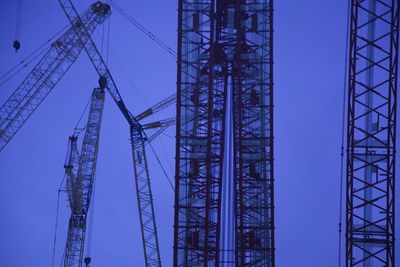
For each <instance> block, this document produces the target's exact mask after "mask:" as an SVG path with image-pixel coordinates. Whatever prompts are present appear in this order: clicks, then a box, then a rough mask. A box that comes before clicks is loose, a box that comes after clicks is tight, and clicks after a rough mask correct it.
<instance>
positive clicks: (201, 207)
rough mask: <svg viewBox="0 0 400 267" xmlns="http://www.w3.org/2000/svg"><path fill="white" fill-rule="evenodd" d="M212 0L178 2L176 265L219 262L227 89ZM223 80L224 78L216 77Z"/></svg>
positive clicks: (184, 0)
mask: <svg viewBox="0 0 400 267" xmlns="http://www.w3.org/2000/svg"><path fill="white" fill-rule="evenodd" d="M214 6H215V3H214V1H213V0H181V1H180V2H179V29H178V34H179V40H178V43H179V48H178V95H177V137H176V138H177V145H176V177H175V178H176V185H175V193H176V195H175V224H174V266H217V265H218V256H219V255H218V247H219V217H220V198H221V195H220V188H221V173H222V164H223V146H224V136H223V124H224V98H225V90H224V85H223V83H222V84H221V82H219V81H216V82H214V77H215V76H219V77H223V79H224V75H221V73H222V71H223V70H222V69H221V67H218V66H216V65H215V60H217V59H216V56H215V55H214V28H215V26H214ZM217 80H220V78H217Z"/></svg>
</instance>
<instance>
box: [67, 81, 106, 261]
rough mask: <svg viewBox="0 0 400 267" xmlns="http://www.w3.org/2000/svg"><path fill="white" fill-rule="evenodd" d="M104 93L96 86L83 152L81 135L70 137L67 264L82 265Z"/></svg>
mask: <svg viewBox="0 0 400 267" xmlns="http://www.w3.org/2000/svg"><path fill="white" fill-rule="evenodd" d="M104 96H105V94H104V90H103V89H101V88H95V89H94V90H93V93H92V97H91V103H90V110H89V118H88V121H87V124H86V130H85V135H84V138H83V142H82V149H81V152H80V154H79V152H78V150H77V136H76V135H73V136H71V137H70V148H69V156H68V164H66V168H65V169H66V174H67V183H66V185H67V186H66V189H67V190H66V191H67V194H68V199H69V204H70V208H71V216H70V219H69V225H68V236H67V244H66V246H65V253H64V266H65V267H75V266H79V267H80V266H82V260H83V252H84V246H85V234H86V223H87V215H88V211H89V206H90V199H91V196H92V190H93V182H94V177H95V172H96V163H97V155H98V147H99V137H100V127H101V121H102V115H103V108H104V100H105V97H104Z"/></svg>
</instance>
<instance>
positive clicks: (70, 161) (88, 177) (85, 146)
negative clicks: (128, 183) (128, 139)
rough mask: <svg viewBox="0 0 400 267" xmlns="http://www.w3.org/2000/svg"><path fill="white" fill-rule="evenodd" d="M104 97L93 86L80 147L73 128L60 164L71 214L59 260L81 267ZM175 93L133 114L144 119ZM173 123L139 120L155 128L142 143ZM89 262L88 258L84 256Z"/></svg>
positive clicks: (67, 265) (167, 103)
mask: <svg viewBox="0 0 400 267" xmlns="http://www.w3.org/2000/svg"><path fill="white" fill-rule="evenodd" d="M104 100H105V92H104V88H95V89H94V90H93V93H92V96H91V104H90V110H89V118H88V122H87V124H86V129H85V135H84V139H83V142H82V149H81V152H79V149H78V145H77V144H78V135H79V133H80V131H76V132H75V133H74V134H73V135H72V136H70V137H69V144H68V151H67V157H66V158H67V161H66V163H65V165H64V168H65V174H66V190H65V191H66V192H67V197H68V202H69V206H70V209H71V215H70V218H69V225H68V235H67V242H66V246H65V253H64V258H63V264H64V266H65V267H76V266H78V267H81V266H82V263H83V253H84V247H85V238H86V236H85V235H86V229H87V227H86V225H87V217H88V211H89V207H90V200H91V195H92V189H93V183H94V176H95V171H96V159H97V154H98V146H99V133H100V126H101V119H102V114H103V107H104ZM175 100H176V95H172V96H170V97H168V98H166V99H164V100H162V101H160V102H158V103H157V104H155V105H153V106H152V107H150V108H148V109H146V110H145V111H144V112H142V113H140V114H139V115H137V116H136V117H139V118H141V119H145V118H147V117H148V116H150V115H152V114H155V113H157V112H158V111H159V110H162V109H164V108H165V107H168V106H170V105H172V104H173V103H175ZM174 124H175V119H174V118H170V119H165V120H160V121H155V122H150V123H146V124H143V129H144V130H151V129H157V131H156V132H155V133H154V134H153V135H151V136H150V137H149V138H148V139H147V140H146V143H150V142H151V141H152V140H154V139H155V138H156V137H157V136H158V135H159V134H161V133H162V132H163V131H165V130H166V129H167V128H168V127H169V126H171V125H174ZM84 261H85V263H87V264H88V263H90V261H91V259H90V258H85V259H84Z"/></svg>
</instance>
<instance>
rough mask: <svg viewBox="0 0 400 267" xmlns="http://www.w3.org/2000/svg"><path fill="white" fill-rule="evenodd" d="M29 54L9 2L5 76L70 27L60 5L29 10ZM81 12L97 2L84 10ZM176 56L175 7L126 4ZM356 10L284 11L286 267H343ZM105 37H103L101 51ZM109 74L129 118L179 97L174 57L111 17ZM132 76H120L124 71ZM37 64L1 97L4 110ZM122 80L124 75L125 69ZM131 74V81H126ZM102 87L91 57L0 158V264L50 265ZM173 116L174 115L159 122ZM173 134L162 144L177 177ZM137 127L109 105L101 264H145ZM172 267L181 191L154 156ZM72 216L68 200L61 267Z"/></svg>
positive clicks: (281, 145) (280, 162)
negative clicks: (72, 155) (71, 168)
mask: <svg viewBox="0 0 400 267" xmlns="http://www.w3.org/2000/svg"><path fill="white" fill-rule="evenodd" d="M23 2H24V6H23V15H22V29H21V44H22V48H21V50H20V51H19V52H18V53H17V54H16V53H15V52H14V50H13V48H12V42H13V40H14V34H15V21H16V1H11V0H3V1H2V4H3V5H2V6H3V12H2V16H1V17H0V26H1V30H0V58H1V60H0V74H2V73H5V72H6V71H7V70H8V69H10V68H11V67H12V66H14V65H15V64H17V63H18V62H19V61H21V60H22V59H23V58H25V57H26V56H27V55H28V54H30V53H31V52H32V51H33V50H34V49H36V48H37V47H38V46H40V45H41V44H42V43H44V42H45V41H46V40H47V39H49V37H50V36H52V35H53V34H54V33H56V32H57V31H59V30H60V29H61V28H62V27H63V26H65V25H66V24H67V19H66V18H65V16H64V14H63V12H62V11H61V8H60V7H59V5H58V2H57V1H54V0H40V1H23ZM75 2H79V5H78V7H79V8H80V10H83V8H86V7H87V6H89V5H90V4H91V3H92V1H88V0H79V1H75ZM116 2H117V3H118V4H119V5H120V6H121V7H123V8H124V9H125V10H126V11H127V12H128V13H129V14H131V15H132V16H133V17H134V18H135V19H137V20H138V21H140V22H141V23H142V24H143V25H145V26H146V27H147V28H149V29H150V30H151V31H152V32H154V33H155V34H156V35H157V36H158V37H159V38H160V39H162V40H164V41H165V42H166V43H167V44H168V45H170V46H171V47H173V48H174V49H175V48H176V41H177V37H176V28H177V12H176V9H177V1H176V0H174V1H172V0H152V1H134V0H130V1H129V0H118V1H116ZM346 5H347V1H346V0H337V1H317V0H304V1H294V0H281V1H275V130H276V131H275V142H276V143H275V145H276V150H275V151H276V155H275V160H276V162H275V164H276V177H275V179H276V185H275V186H276V193H275V196H276V198H275V203H276V247H277V252H276V255H277V265H278V266H285V267H286V266H300V267H321V266H323V267H330V266H336V265H337V247H338V244H337V242H338V236H337V228H338V226H337V224H338V209H339V197H338V193H339V174H340V134H341V105H342V99H341V98H342V93H343V73H344V53H345V51H344V50H345V37H346V36H345V29H346V25H345V24H346ZM100 35H101V28H99V29H98V30H97V32H96V33H95V34H94V37H95V39H96V41H97V43H98V45H99V46H100ZM109 47H110V51H111V53H112V54H113V56H110V61H109V66H110V69H111V72H112V73H113V76H114V78H115V80H116V82H117V85H118V87H119V89H120V91H121V94H122V95H123V97H124V99H125V102H126V104H127V106H128V108H129V109H130V110H131V111H132V112H133V113H139V112H141V111H142V110H144V109H145V108H146V107H147V106H149V105H152V104H153V103H155V102H157V101H158V100H161V99H163V98H165V97H167V96H169V95H171V94H173V93H174V92H175V90H176V63H175V59H174V58H173V57H172V56H171V55H169V54H167V53H166V52H165V51H164V50H162V49H161V48H160V47H158V46H157V45H156V44H154V43H153V42H152V41H151V40H150V39H149V38H148V37H146V36H145V35H144V34H143V33H141V32H140V31H138V30H137V29H136V28H134V27H133V26H132V25H131V24H129V23H128V22H127V21H126V20H125V19H124V18H123V17H122V16H121V15H120V14H118V13H117V12H114V13H113V15H112V16H111V31H110V46H109ZM120 66H122V68H120ZM31 68H32V66H29V67H27V68H25V69H24V71H22V72H21V73H20V74H18V75H16V77H14V78H13V79H12V80H11V81H9V82H8V83H6V84H4V85H3V86H1V87H0V104H3V103H4V101H5V100H6V99H7V97H8V95H9V94H10V93H11V92H12V91H13V90H15V88H16V87H17V86H18V84H19V83H20V82H21V81H22V79H23V78H24V77H25V76H26V74H27V73H28V72H29V70H30V69H31ZM122 69H123V70H124V71H123V70H122ZM124 72H125V73H124ZM96 85H97V77H96V74H95V72H94V70H93V67H92V66H91V64H90V62H89V59H88V58H87V56H86V55H85V54H84V53H82V54H81V57H80V58H79V59H78V60H77V62H76V63H75V64H74V65H73V67H72V68H71V69H70V71H69V72H68V73H67V74H66V75H65V77H64V78H63V79H62V81H61V82H60V83H59V84H58V85H57V86H56V88H55V89H54V90H53V92H52V93H51V94H50V96H49V97H48V98H47V99H46V100H45V102H44V103H43V104H42V105H41V107H40V108H39V109H38V110H37V112H35V114H34V115H33V116H32V118H31V119H30V120H29V121H28V122H27V123H26V125H24V127H23V128H22V130H21V131H20V132H19V133H18V134H17V135H16V136H15V137H14V139H13V140H12V142H11V143H10V144H9V145H8V146H7V147H6V148H5V149H4V150H3V151H2V152H1V153H0V212H1V220H0V236H1V238H0V266H15V267H20V266H21V267H22V266H51V255H52V249H53V238H54V224H55V214H56V202H57V189H58V187H59V184H60V183H61V180H62V178H63V174H64V169H63V164H64V158H65V154H66V148H67V138H68V135H70V134H71V133H72V131H73V128H74V126H75V124H76V122H77V120H78V119H79V116H80V114H81V113H82V110H83V108H84V106H85V105H86V103H87V101H88V98H89V96H90V94H91V91H92V88H93V87H94V86H96ZM173 115H174V110H173V109H171V110H168V111H166V112H165V113H164V114H161V117H159V118H168V117H171V116H173ZM174 135H175V133H174V129H171V130H169V131H168V132H166V134H165V135H162V136H161V138H160V139H159V140H157V141H155V144H154V146H155V147H156V149H157V154H158V155H159V156H160V158H161V160H162V162H163V165H164V166H165V167H166V170H167V172H168V174H169V176H170V177H173V175H174V172H173V166H174V149H175V148H174V145H175V142H174V139H173V137H174ZM128 139H129V129H128V126H127V124H126V122H125V121H124V119H123V117H122V115H121V114H120V113H119V111H118V109H117V108H116V106H115V104H114V103H113V102H112V100H111V99H110V97H107V96H106V105H105V113H104V117H103V125H102V131H101V141H100V154H99V159H98V168H97V175H96V195H95V212H94V224H93V240H92V258H93V263H94V264H93V265H94V266H97V267H102V266H144V263H143V252H142V247H141V236H140V230H139V218H138V212H137V204H136V198H135V188H134V180H133V169H132V168H133V167H132V159H131V151H130V145H129V140H128ZM148 155H149V160H150V163H151V164H150V166H151V170H150V172H151V177H152V185H153V190H154V198H155V208H156V213H157V214H156V215H157V222H158V227H159V234H160V245H161V254H162V260H163V263H164V266H171V265H172V238H173V192H172V190H171V189H170V187H169V185H168V183H167V181H166V179H165V177H164V175H163V174H162V172H161V170H160V168H159V166H158V165H157V163H156V161H155V159H154V156H153V155H152V153H151V151H148ZM67 217H68V207H67V203H66V202H65V197H64V196H62V197H61V202H60V216H59V228H58V232H57V253H56V263H57V264H56V266H58V265H59V262H60V260H61V257H62V252H63V249H64V244H65V237H66V231H67Z"/></svg>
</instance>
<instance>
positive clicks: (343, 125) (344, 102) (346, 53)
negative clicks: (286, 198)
mask: <svg viewBox="0 0 400 267" xmlns="http://www.w3.org/2000/svg"><path fill="white" fill-rule="evenodd" d="M350 4H351V3H350V0H349V1H348V6H347V19H346V48H345V57H344V65H345V67H344V79H343V97H342V102H343V103H342V135H341V146H340V158H341V161H340V188H339V198H340V199H339V225H338V227H339V229H338V230H339V231H338V235H339V244H338V267H341V265H342V220H343V218H342V216H343V215H342V213H343V180H344V175H343V171H344V136H345V120H346V115H345V114H346V91H347V70H348V64H347V56H348V52H349V29H350Z"/></svg>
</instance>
